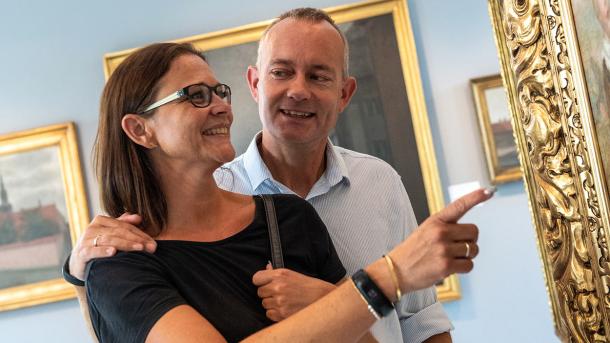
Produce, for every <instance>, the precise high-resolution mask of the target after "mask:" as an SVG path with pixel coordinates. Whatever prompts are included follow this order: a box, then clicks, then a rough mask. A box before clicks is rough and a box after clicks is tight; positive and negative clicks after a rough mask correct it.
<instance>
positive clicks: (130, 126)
mask: <svg viewBox="0 0 610 343" xmlns="http://www.w3.org/2000/svg"><path fill="white" fill-rule="evenodd" d="M121 127H122V128H123V131H125V134H127V136H128V137H129V138H130V139H131V140H132V141H133V142H134V143H136V144H138V145H141V146H143V147H145V148H148V149H152V148H156V147H157V141H156V139H155V135H154V134H153V131H152V130H151V128H150V124H149V123H148V121H147V120H146V118H144V117H142V116H140V115H137V114H126V115H124V116H123V119H121Z"/></svg>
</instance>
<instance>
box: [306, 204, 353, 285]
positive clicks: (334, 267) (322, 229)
mask: <svg viewBox="0 0 610 343" xmlns="http://www.w3.org/2000/svg"><path fill="white" fill-rule="evenodd" d="M303 202H304V204H305V205H304V207H305V209H306V211H307V212H306V213H305V214H306V216H307V218H308V219H309V220H308V221H307V222H308V225H307V231H308V232H309V233H310V240H311V244H312V251H313V252H314V253H315V256H314V259H315V263H316V269H317V272H318V278H319V279H321V280H324V281H327V282H330V283H333V284H336V283H337V282H339V281H341V279H343V278H344V277H345V267H344V266H343V263H341V260H340V259H339V255H337V251H336V250H335V246H334V245H333V242H332V240H331V238H330V235H329V234H328V230H327V229H326V225H324V222H322V219H321V218H320V216H319V215H318V213H317V212H316V210H315V209H314V208H313V206H312V205H311V204H310V203H308V202H306V201H303Z"/></svg>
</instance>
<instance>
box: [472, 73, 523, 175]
mask: <svg viewBox="0 0 610 343" xmlns="http://www.w3.org/2000/svg"><path fill="white" fill-rule="evenodd" d="M470 85H471V87H472V94H473V97H474V104H475V108H476V111H477V117H478V119H479V128H480V130H481V140H482V142H483V148H484V150H485V157H486V159H487V169H488V170H489V176H490V179H491V183H493V184H500V183H504V182H510V181H516V180H521V168H520V165H519V158H518V157H517V145H516V143H515V138H514V136H513V127H512V125H511V120H510V118H511V117H510V112H509V110H508V108H509V107H508V99H507V98H506V92H505V91H504V86H503V85H502V76H501V75H491V76H485V77H480V78H476V79H472V80H470Z"/></svg>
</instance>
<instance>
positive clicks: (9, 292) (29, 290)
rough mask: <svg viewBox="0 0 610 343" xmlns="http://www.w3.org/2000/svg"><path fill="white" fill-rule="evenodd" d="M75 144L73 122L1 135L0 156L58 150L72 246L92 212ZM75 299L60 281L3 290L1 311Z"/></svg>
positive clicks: (1, 293)
mask: <svg viewBox="0 0 610 343" xmlns="http://www.w3.org/2000/svg"><path fill="white" fill-rule="evenodd" d="M76 142H77V140H76V129H75V127H74V124H73V123H66V124H58V125H52V126H47V127H41V128H36V129H32V130H27V131H22V132H15V133H11V134H6V135H2V136H0V155H9V154H18V153H22V152H26V151H32V150H36V149H41V148H46V147H51V146H56V147H57V148H58V149H59V159H60V166H61V174H62V179H63V186H64V191H65V199H66V208H67V211H68V225H69V228H70V237H71V238H72V244H75V243H76V239H77V238H78V236H79V235H80V234H81V233H82V232H83V231H84V229H85V227H86V226H87V224H88V223H89V210H88V208H87V198H86V197H85V190H84V185H83V178H82V175H81V169H80V166H81V164H80V158H79V155H78V147H77V143H76ZM32 167H35V166H32ZM58 269H59V268H58ZM75 296H76V292H75V291H74V287H73V286H71V285H70V284H68V283H67V282H65V281H64V280H63V279H61V278H58V279H52V280H46V281H42V282H36V283H31V284H26V285H21V286H16V287H10V288H5V289H1V290H0V311H7V310H13V309H18V308H22V307H28V306H34V305H39V304H45V303H50V302H55V301H60V300H65V299H69V298H74V297H75Z"/></svg>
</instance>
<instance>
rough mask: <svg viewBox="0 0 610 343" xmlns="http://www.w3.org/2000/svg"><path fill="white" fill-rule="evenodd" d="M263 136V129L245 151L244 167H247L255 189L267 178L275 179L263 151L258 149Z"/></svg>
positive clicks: (251, 183)
mask: <svg viewBox="0 0 610 343" xmlns="http://www.w3.org/2000/svg"><path fill="white" fill-rule="evenodd" d="M261 138H262V131H259V133H257V134H256V135H255V136H254V138H253V139H252V141H251V142H250V145H249V146H248V149H246V152H245V153H244V168H245V169H246V173H248V178H249V179H250V185H251V186H252V189H253V190H256V189H257V188H258V186H260V185H261V184H262V183H263V182H265V180H273V176H272V175H271V172H270V171H269V168H267V165H266V164H265V162H264V161H263V158H262V157H261V153H260V152H259V151H258V142H259V141H260V140H261Z"/></svg>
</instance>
